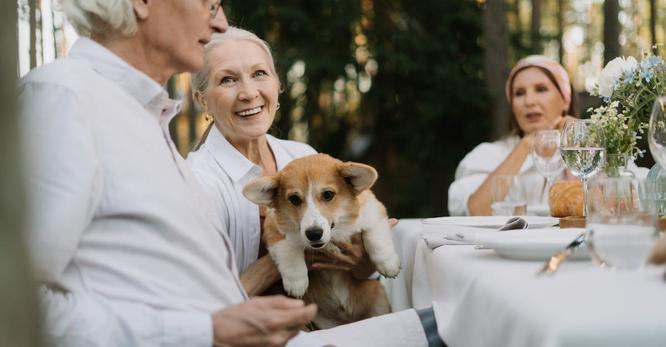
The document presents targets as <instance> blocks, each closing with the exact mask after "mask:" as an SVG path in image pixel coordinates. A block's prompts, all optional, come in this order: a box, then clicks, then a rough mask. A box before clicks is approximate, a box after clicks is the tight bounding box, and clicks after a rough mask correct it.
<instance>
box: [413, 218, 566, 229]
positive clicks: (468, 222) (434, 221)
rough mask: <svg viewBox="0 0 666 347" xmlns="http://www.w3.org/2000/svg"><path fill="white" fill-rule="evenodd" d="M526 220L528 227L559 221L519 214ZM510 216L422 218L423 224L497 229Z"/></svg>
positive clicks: (533, 227)
mask: <svg viewBox="0 0 666 347" xmlns="http://www.w3.org/2000/svg"><path fill="white" fill-rule="evenodd" d="M521 217H522V218H523V219H525V220H526V221H527V223H528V224H529V228H530V229H536V228H547V227H552V226H554V225H557V224H558V223H559V222H560V221H559V219H557V218H553V217H543V216H521ZM509 218H511V216H476V217H438V218H427V219H424V220H423V224H425V225H429V226H431V225H460V226H467V227H477V228H490V229H497V228H499V227H501V226H502V225H504V223H506V221H507V220H509Z"/></svg>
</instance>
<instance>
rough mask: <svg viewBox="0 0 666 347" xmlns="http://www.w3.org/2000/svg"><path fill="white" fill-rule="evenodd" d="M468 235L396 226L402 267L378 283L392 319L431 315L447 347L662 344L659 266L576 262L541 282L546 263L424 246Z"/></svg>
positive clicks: (664, 318) (665, 317) (416, 222)
mask: <svg viewBox="0 0 666 347" xmlns="http://www.w3.org/2000/svg"><path fill="white" fill-rule="evenodd" d="M457 218H461V217H457ZM470 218H471V217H470ZM463 228H465V230H468V229H469V227H467V226H465V227H463V226H458V225H455V224H446V223H444V224H442V225H436V226H433V225H428V224H425V223H424V222H423V220H421V219H402V220H400V222H399V223H398V224H397V225H396V226H395V227H394V244H395V247H396V250H397V251H398V254H399V255H400V257H401V262H402V269H401V272H400V274H399V275H398V276H397V277H396V278H393V279H387V278H383V279H382V283H383V284H384V286H385V288H386V292H387V295H388V297H389V300H390V302H391V305H392V309H393V310H394V311H399V310H404V309H409V308H415V309H420V308H426V307H430V306H432V307H433V309H434V313H435V317H436V320H437V326H438V333H439V335H440V336H441V338H442V339H443V340H444V342H445V343H446V344H447V345H448V346H450V347H457V346H511V347H521V346H525V347H533V346H549V347H550V346H552V347H569V346H605V347H613V346H618V347H620V346H622V347H625V346H661V347H663V346H666V281H665V279H664V268H663V267H658V266H649V265H648V266H645V267H643V268H641V269H638V270H618V269H610V268H603V267H600V266H599V265H598V264H596V263H594V262H592V261H590V260H589V258H588V257H582V259H580V257H579V259H569V260H566V261H564V262H563V263H562V264H561V266H560V267H559V269H558V270H557V272H555V273H554V274H551V275H542V274H538V271H539V269H540V268H541V267H542V266H543V263H544V260H545V259H528V260H525V259H517V258H520V257H511V256H506V254H503V255H500V254H498V252H497V251H496V250H494V249H489V248H487V247H480V246H479V245H473V244H466V243H463V242H450V243H445V244H443V245H441V246H439V247H433V246H432V244H430V246H429V244H428V243H427V242H426V240H432V239H433V238H441V237H444V236H446V235H455V234H457V231H458V230H459V229H463ZM551 229H554V230H552V231H553V232H558V230H557V226H555V228H551ZM532 230H533V229H528V230H525V231H524V232H525V233H530V232H531V231H532ZM535 230H536V229H535ZM562 230H565V229H562ZM525 235H528V234H525ZM545 258H546V259H547V258H548V257H545Z"/></svg>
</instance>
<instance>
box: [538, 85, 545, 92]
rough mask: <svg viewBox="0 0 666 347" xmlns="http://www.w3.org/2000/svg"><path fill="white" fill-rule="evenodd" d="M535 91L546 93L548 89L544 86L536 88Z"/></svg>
mask: <svg viewBox="0 0 666 347" xmlns="http://www.w3.org/2000/svg"><path fill="white" fill-rule="evenodd" d="M536 91H537V92H546V91H548V87H546V86H537V87H536Z"/></svg>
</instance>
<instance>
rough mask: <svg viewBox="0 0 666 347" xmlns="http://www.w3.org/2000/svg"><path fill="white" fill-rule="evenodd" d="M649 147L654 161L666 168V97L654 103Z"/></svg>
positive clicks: (649, 130) (649, 132) (649, 131)
mask: <svg viewBox="0 0 666 347" xmlns="http://www.w3.org/2000/svg"><path fill="white" fill-rule="evenodd" d="M648 145H649V146H650V153H652V157H653V158H654V160H655V161H656V162H657V163H659V165H661V167H662V169H663V168H666V97H664V96H661V97H658V98H657V99H656V100H655V101H654V106H653V107H652V113H651V114H650V125H649V128H648Z"/></svg>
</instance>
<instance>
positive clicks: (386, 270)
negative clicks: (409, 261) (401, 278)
mask: <svg viewBox="0 0 666 347" xmlns="http://www.w3.org/2000/svg"><path fill="white" fill-rule="evenodd" d="M375 266H376V267H377V271H379V273H380V274H382V275H384V276H385V277H389V278H394V277H396V276H398V274H399V273H400V258H398V256H397V255H391V256H388V257H385V258H383V259H380V260H379V261H375Z"/></svg>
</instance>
